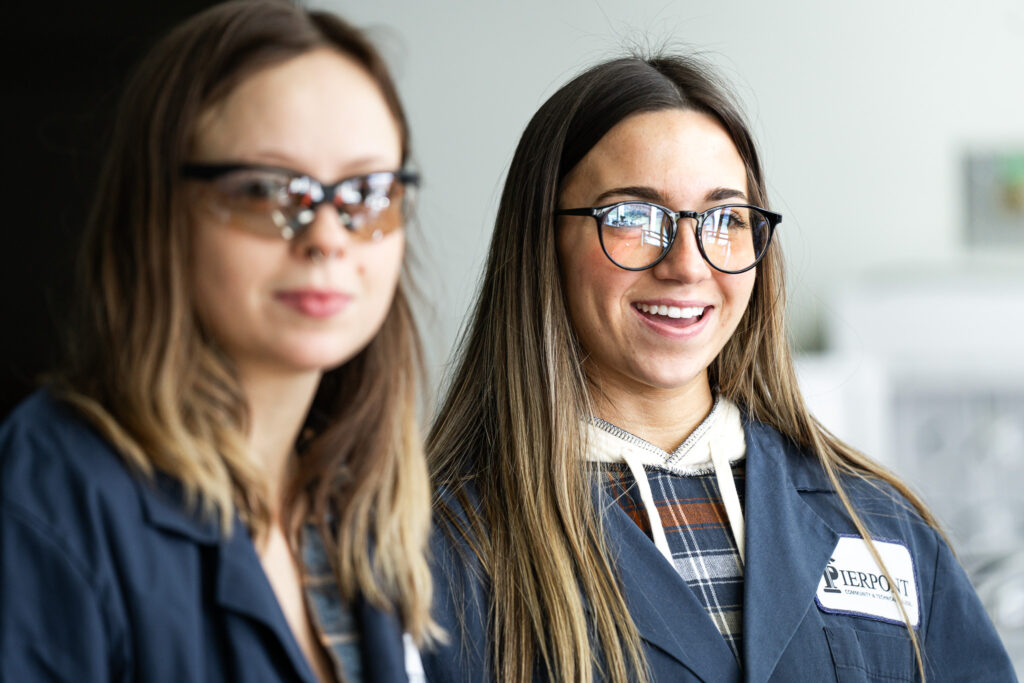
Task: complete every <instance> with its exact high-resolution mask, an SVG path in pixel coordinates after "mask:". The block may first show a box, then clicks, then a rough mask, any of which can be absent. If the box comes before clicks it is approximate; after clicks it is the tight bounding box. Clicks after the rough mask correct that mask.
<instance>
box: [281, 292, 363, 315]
mask: <svg viewBox="0 0 1024 683" xmlns="http://www.w3.org/2000/svg"><path fill="white" fill-rule="evenodd" d="M274 298H275V299H277V300H278V301H280V302H281V303H283V304H285V305H286V306H288V307H290V308H291V309H292V310H294V311H296V312H298V313H301V314H302V315H305V316H308V317H310V318H330V317H331V316H333V315H337V314H338V313H340V312H342V311H343V310H345V308H346V307H347V306H348V304H349V302H350V301H351V300H352V297H351V296H350V295H348V294H345V293H343V292H335V291H328V290H317V289H296V290H288V291H283V292H275V293H274Z"/></svg>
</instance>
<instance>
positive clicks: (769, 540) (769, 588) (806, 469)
mask: <svg viewBox="0 0 1024 683" xmlns="http://www.w3.org/2000/svg"><path fill="white" fill-rule="evenodd" d="M745 428H746V437H747V479H746V481H747V492H746V511H745V514H744V517H745V518H746V544H747V553H746V570H745V572H744V574H745V581H744V589H743V660H744V668H745V670H746V680H747V681H750V682H751V683H762V682H763V681H767V680H768V679H769V678H770V677H771V675H772V671H774V669H775V666H776V664H777V663H778V661H779V658H780V657H781V655H782V653H783V651H784V650H785V649H786V646H787V645H788V644H789V641H790V639H791V638H792V636H793V633H794V632H795V631H796V629H797V627H798V626H799V624H800V622H801V621H802V620H803V618H804V615H805V614H806V613H807V610H808V609H809V608H811V606H812V605H813V604H814V594H815V592H816V591H817V588H818V583H819V581H820V580H821V576H822V573H823V572H824V570H825V566H826V564H827V562H828V558H829V555H830V554H831V552H832V550H833V549H834V548H835V546H836V542H837V540H838V538H839V536H838V534H837V533H836V532H835V531H834V530H833V529H832V528H831V527H829V526H828V524H826V523H825V521H824V520H822V519H821V517H819V516H818V514H817V513H816V512H814V510H812V509H811V507H810V506H809V505H808V504H807V503H806V502H804V501H803V500H802V499H801V497H800V494H799V493H798V486H797V484H795V483H794V478H795V479H797V480H798V481H800V482H807V481H809V480H810V479H819V480H820V476H823V475H820V476H815V474H814V473H813V472H811V470H812V469H816V464H815V463H811V462H808V461H807V460H806V458H807V457H808V456H806V455H803V454H801V453H799V452H797V450H796V448H795V446H792V445H791V444H790V443H789V442H788V441H784V440H783V438H782V437H780V436H779V434H778V433H776V432H775V431H774V430H772V429H771V428H769V427H765V426H762V425H757V424H746V425H745ZM791 472H792V473H793V474H792V476H791ZM821 487H822V488H821V489H820V490H829V489H830V488H831V487H830V486H829V485H828V484H826V483H821ZM799 488H800V489H810V488H811V487H810V486H808V485H807V484H806V483H801V485H800V486H799Z"/></svg>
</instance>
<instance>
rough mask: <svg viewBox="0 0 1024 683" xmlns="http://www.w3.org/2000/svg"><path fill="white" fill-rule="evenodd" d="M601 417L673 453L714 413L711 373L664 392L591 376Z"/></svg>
mask: <svg viewBox="0 0 1024 683" xmlns="http://www.w3.org/2000/svg"><path fill="white" fill-rule="evenodd" d="M589 376H590V384H591V397H592V400H593V404H594V413H595V415H596V416H597V417H599V418H601V419H602V420H605V421H607V422H611V423H612V424H613V425H615V426H616V427H620V428H622V429H625V430H626V431H627V432H630V433H631V434H636V435H637V436H639V437H640V438H641V439H644V440H645V441H648V442H650V443H652V444H654V445H655V446H657V447H658V448H660V449H662V450H664V451H666V452H668V453H671V452H672V451H674V450H675V449H676V448H678V447H679V444H681V443H683V442H684V441H686V437H688V436H689V435H690V434H691V433H692V432H693V430H694V429H696V428H697V426H698V425H699V424H700V423H701V422H703V421H704V418H706V417H707V416H708V414H709V413H710V412H711V406H712V404H713V402H714V399H713V397H712V395H711V386H710V385H709V384H708V378H707V373H706V372H705V373H701V374H700V375H698V376H697V377H695V378H694V379H693V380H692V381H690V382H688V383H687V384H685V385H683V386H680V387H672V388H668V389H665V388H660V387H652V386H650V385H646V384H641V383H638V382H635V381H624V380H622V379H618V378H614V377H609V376H606V375H602V374H601V373H595V372H590V373H589Z"/></svg>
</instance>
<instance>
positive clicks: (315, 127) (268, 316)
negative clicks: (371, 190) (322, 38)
mask: <svg viewBox="0 0 1024 683" xmlns="http://www.w3.org/2000/svg"><path fill="white" fill-rule="evenodd" d="M190 161H193V162H201V163H221V162H232V163H233V162H242V163H256V164H267V165H272V166H278V167H285V168H288V169H292V170H294V171H297V172H299V173H302V174H308V175H309V176H311V177H314V178H317V179H319V180H321V181H323V182H325V183H333V182H335V181H337V180H340V179H342V178H348V177H351V176H357V175H361V174H366V173H370V172H374V171H394V170H397V169H398V168H399V166H400V164H401V161H402V151H401V141H400V136H399V130H398V126H397V124H396V122H395V119H394V117H393V116H392V114H391V111H390V110H389V109H388V106H387V104H386V103H385V101H384V99H383V96H382V95H381V93H380V90H379V89H378V86H377V85H376V83H375V82H374V81H373V80H372V79H371V78H370V76H369V75H368V74H367V73H366V72H365V71H364V70H363V68H362V67H360V66H359V65H357V64H356V63H355V62H353V61H351V60H350V59H348V58H346V57H343V56H341V55H340V54H339V53H337V52H334V51H332V50H327V49H321V50H316V51H313V52H309V53H306V54H304V55H301V56H299V57H295V58H293V59H290V60H288V61H286V62H284V63H282V64H279V65H276V66H272V67H270V68H267V69H264V70H262V71H259V72H257V73H255V74H254V75H252V76H250V77H248V78H247V79H246V80H244V81H243V82H242V83H241V84H240V85H239V86H238V87H237V88H235V90H234V91H233V92H231V94H230V95H229V96H228V97H227V98H226V99H225V100H223V101H222V102H220V103H219V104H217V105H216V106H214V107H213V108H211V109H210V110H209V111H207V112H205V113H204V115H203V116H202V117H201V118H200V121H199V125H198V130H197V135H196V139H195V144H194V148H193V153H192V158H191V159H190ZM196 184H197V185H200V183H196ZM204 206H205V205H204V204H203V203H202V202H200V201H199V200H198V199H197V200H196V201H195V202H194V205H193V207H192V208H193V212H192V213H193V216H194V218H193V223H194V225H193V229H194V231H195V236H194V240H193V244H194V252H193V255H192V256H193V271H192V277H193V287H194V292H195V305H196V309H197V312H198V315H199V317H200V319H201V320H202V322H203V324H204V325H205V327H206V328H207V329H208V330H209V331H210V332H211V333H212V335H213V336H214V338H215V339H216V340H217V342H218V343H219V344H220V345H221V346H222V347H223V348H224V349H225V350H226V352H227V353H228V355H229V356H230V357H231V358H232V360H233V361H234V362H235V363H236V365H237V366H238V367H239V369H240V371H241V372H243V374H244V373H245V372H247V371H249V370H254V369H262V370H264V371H271V372H275V373H280V372H285V373H288V372H308V371H323V370H326V369H330V368H332V367H335V366H337V365H340V364H341V363H344V362H345V361H346V360H348V359H349V358H351V357H352V356H353V355H355V354H356V353H357V352H358V351H359V350H361V349H362V348H363V347H364V346H365V345H366V344H367V343H368V342H369V341H370V339H372V338H373V336H374V335H375V334H376V333H377V331H378V330H379V329H380V326H381V324H382V323H383V320H384V318H385V316H386V314H387V312H388V310H389V308H390V306H391V300H392V297H393V295H394V292H395V286H396V283H397V281H398V274H399V270H400V268H401V262H402V252H403V249H404V245H405V237H404V234H403V231H402V230H401V229H399V230H395V231H394V232H390V233H388V234H387V235H385V236H384V237H383V238H382V239H379V240H377V241H360V240H357V239H355V238H354V237H353V235H352V233H350V232H349V231H348V230H346V229H345V228H344V227H343V226H342V224H341V222H340V221H339V216H338V213H337V211H336V210H335V209H334V208H333V207H331V206H329V205H324V206H320V207H319V208H318V209H317V211H316V214H315V218H314V220H313V222H312V224H310V225H309V226H308V227H307V228H305V230H303V231H301V232H300V233H299V234H298V235H296V236H295V237H294V238H293V239H292V240H291V241H286V240H285V239H284V238H282V237H268V236H264V235H255V234H251V233H249V232H245V231H244V230H242V229H239V228H238V227H234V226H231V225H228V224H227V222H226V221H225V220H224V219H223V218H221V217H219V216H217V215H216V213H215V212H214V211H210V210H207V209H206V208H204Z"/></svg>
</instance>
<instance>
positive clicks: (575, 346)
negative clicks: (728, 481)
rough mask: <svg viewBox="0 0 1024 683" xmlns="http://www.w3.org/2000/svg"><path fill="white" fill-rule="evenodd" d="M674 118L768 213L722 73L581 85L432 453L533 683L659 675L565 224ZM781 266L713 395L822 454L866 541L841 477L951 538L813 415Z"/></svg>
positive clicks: (757, 296) (618, 72) (465, 342)
mask: <svg viewBox="0 0 1024 683" xmlns="http://www.w3.org/2000/svg"><path fill="white" fill-rule="evenodd" d="M665 109H687V110H696V111H700V112H703V113H706V114H708V115H709V116H711V117H713V118H714V119H716V120H717V121H718V122H719V123H720V124H721V125H722V126H723V128H724V129H725V130H726V131H727V133H728V134H729V136H730V138H731V139H732V141H733V143H734V144H735V145H736V148H737V150H738V151H739V154H740V156H741V158H742V159H743V161H744V164H745V165H746V169H747V181H748V186H749V194H750V195H751V201H752V202H754V203H757V204H759V205H762V206H767V196H766V192H765V182H764V178H763V173H762V169H761V164H760V161H759V159H758V154H757V150H756V147H755V144H754V141H753V138H752V137H751V135H750V133H749V132H748V128H747V126H746V124H745V123H744V120H743V117H742V115H741V113H740V108H739V107H738V106H737V105H736V104H735V103H734V101H733V99H732V97H731V96H730V95H729V91H728V89H727V88H726V87H725V86H724V85H723V84H722V83H721V82H720V81H719V80H718V79H717V77H716V76H715V74H714V73H713V71H711V70H710V69H709V68H708V67H707V66H706V65H704V64H702V63H701V62H699V61H697V60H694V59H691V58H684V57H676V56H660V57H654V58H640V57H633V58H625V59H617V60H613V61H609V62H605V63H602V64H599V65H597V66H595V67H593V68H591V69H589V70H588V71H586V72H584V73H583V74H581V75H580V76H578V77H576V78H575V79H573V80H572V81H570V82H569V83H568V84H566V85H565V86H563V87H562V88H561V89H560V90H559V91H558V92H556V93H555V94H554V95H553V96H552V97H551V98H550V99H549V100H548V101H547V102H545V103H544V105H543V106H541V108H540V110H539V111H538V112H537V113H536V114H535V115H534V117H533V119H532V120H531V121H530V123H529V124H528V125H527V127H526V130H525V131H524V133H523V135H522V138H521V139H520V142H519V145H518V147H517V149H516V152H515V156H514V157H513V160H512V164H511V166H510V168H509V172H508V178H507V180H506V183H505V189H504V193H503V194H502V198H501V203H500V205H499V208H498V216H497V220H496V224H495V230H494V236H493V238H492V241H491V246H490V252H489V255H488V259H487V264H486V268H485V271H484V276H483V283H482V286H481V290H480V293H479V295H478V298H477V301H476V304H475V308H474V312H473V314H472V317H471V321H470V323H469V326H468V328H467V331H466V332H465V334H464V336H463V338H462V340H461V344H460V360H459V361H458V364H457V366H456V370H455V372H454V374H453V376H452V378H451V380H450V382H449V386H448V389H447V394H446V397H445V399H444V402H443V404H442V407H441V410H440V412H439V414H438V417H437V419H436V422H435V424H434V427H433V429H432V432H431V434H430V436H429V438H428V441H427V453H428V462H429V464H430V468H431V475H432V477H433V478H434V481H435V485H436V486H437V487H438V491H439V492H440V495H439V496H437V497H436V499H435V507H436V510H437V513H438V518H439V519H438V522H439V524H440V525H441V526H442V528H443V529H444V531H445V532H446V533H448V534H450V535H452V536H453V537H454V538H457V539H463V538H465V539H468V540H469V544H470V548H471V549H472V551H473V552H474V553H475V555H476V557H477V558H478V559H479V561H480V562H481V564H482V566H483V569H484V571H485V572H486V574H487V578H488V579H489V581H490V583H491V586H492V596H493V599H492V606H491V611H490V614H489V621H490V624H489V629H490V638H491V640H490V648H491V666H492V667H494V670H495V671H496V672H498V673H499V674H500V676H501V678H502V679H503V680H509V681H527V680H530V678H531V677H532V673H533V671H534V669H535V666H536V664H537V663H538V660H539V663H540V664H542V665H543V667H544V668H546V669H547V670H548V671H549V672H551V675H552V676H553V677H554V678H555V679H556V680H566V681H569V680H574V681H590V680H592V678H593V676H594V671H597V672H598V674H599V676H600V677H601V678H603V679H606V680H611V681H628V680H636V679H637V678H641V677H644V675H645V672H646V665H645V663H644V657H643V651H642V648H641V644H640V639H639V635H638V633H637V630H636V628H635V626H634V625H633V621H632V619H631V617H630V616H629V612H628V609H627V607H626V604H625V601H624V598H623V595H622V591H621V588H620V586H619V583H618V581H617V578H616V575H615V570H614V563H613V561H612V559H611V556H610V554H609V550H608V546H607V544H606V540H605V538H604V534H603V532H602V527H601V517H600V515H599V514H598V512H597V511H596V510H595V509H594V505H593V502H592V498H591V495H590V485H589V481H590V480H589V479H588V478H587V475H586V472H585V469H584V468H585V465H584V460H585V459H584V448H585V435H584V433H583V427H582V426H583V425H584V423H585V420H586V419H587V418H588V417H589V416H590V415H591V414H592V412H591V409H590V398H589V395H588V385H587V379H586V376H585V374H584V372H583V370H582V368H583V358H584V353H583V351H582V349H581V346H580V343H579V340H578V339H577V337H576V334H575V331H574V329H573V327H572V324H571V321H570V317H569V314H568V309H567V306H566V302H565V295H564V292H563V291H562V284H561V283H562V279H561V277H560V276H559V264H558V259H557V255H556V250H555V243H556V240H555V219H554V211H555V209H556V208H557V202H558V197H559V194H560V192H561V189H562V185H563V182H564V180H565V178H566V176H567V175H568V173H569V172H570V171H571V170H572V169H573V168H574V167H575V166H576V165H577V164H578V163H579V162H580V160H581V159H583V157H584V156H585V155H586V154H587V152H589V151H590V149H591V148H592V147H593V146H594V145H595V144H597V142H598V141H599V140H600V139H601V138H602V137H603V136H604V135H605V134H606V133H607V132H608V131H609V130H610V129H611V128H612V127H613V126H615V125H616V124H617V123H619V122H620V121H622V120H623V119H625V118H626V117H628V116H630V115H632V114H637V113H640V112H649V111H658V110H665ZM782 267H783V259H782V254H781V252H780V251H779V247H778V245H777V244H776V245H775V246H773V247H772V248H771V249H769V251H768V254H767V256H766V257H765V258H764V260H763V261H762V262H761V264H760V265H759V266H758V272H757V279H756V284H755V287H754V291H753V294H752V296H751V300H750V303H749V306H748V308H747V310H746V312H745V314H744V316H743V319H742V321H741V322H740V324H739V327H738V329H737V330H736V332H735V334H734V335H733V336H732V338H731V339H730V340H729V342H728V343H727V344H726V346H725V347H724V349H723V350H722V352H721V353H720V354H719V356H718V357H717V358H716V359H715V360H714V362H713V363H712V365H711V367H710V368H709V381H710V383H711V386H712V388H713V389H714V390H715V391H717V392H718V393H720V394H721V395H723V396H726V397H728V398H729V399H731V400H733V401H734V402H736V403H737V404H739V405H740V406H741V407H742V408H743V410H745V411H746V413H747V414H748V415H749V416H750V417H751V418H753V419H755V420H759V421H762V422H764V423H767V424H769V425H771V426H773V427H775V428H776V429H778V430H779V431H780V432H782V433H783V434H785V435H787V436H789V437H790V438H792V439H793V440H794V441H795V442H796V443H798V444H800V445H801V446H803V447H804V448H805V449H806V451H807V452H808V453H813V454H815V455H816V456H817V458H818V459H819V460H820V462H821V463H822V466H823V467H824V469H825V471H826V472H827V473H828V476H829V477H830V479H831V480H832V481H833V483H834V484H835V486H836V490H837V491H838V493H839V496H840V499H841V500H842V502H843V504H844V506H845V507H846V509H847V511H848V512H849V514H850V516H851V518H852V519H853V520H854V523H855V524H856V527H857V529H858V530H859V531H860V533H861V534H862V535H863V536H864V537H865V538H868V539H869V538H870V537H869V535H868V532H867V529H866V528H865V527H864V525H863V523H862V522H861V520H860V518H859V516H858V515H857V512H856V510H854V509H853V506H852V505H851V503H850V499H849V497H848V496H847V494H846V492H845V489H844V487H843V483H842V480H841V477H840V475H841V474H843V475H852V476H855V477H862V478H868V479H870V480H874V481H881V482H887V483H888V484H890V485H891V486H893V487H894V488H895V489H896V490H897V491H898V492H899V493H900V494H902V495H904V496H906V497H907V498H908V499H909V500H910V501H911V502H912V503H913V505H914V507H915V508H917V510H918V512H920V514H921V515H922V516H923V517H924V519H926V520H927V521H928V522H929V523H931V524H933V525H934V519H933V518H932V516H931V515H930V514H929V513H928V511H927V509H925V507H924V505H923V504H922V503H921V501H920V500H919V499H918V498H917V497H916V496H914V494H913V493H912V492H911V491H909V490H908V489H907V488H906V486H904V485H903V484H902V483H901V482H899V481H898V480H897V479H896V478H895V477H893V475H891V474H890V473H888V472H886V471H885V470H883V469H882V468H880V467H879V466H878V465H876V464H875V463H873V462H871V461H870V460H869V459H867V458H865V457H864V456H862V455H861V454H859V453H857V452H856V451H855V450H853V449H851V448H850V447H848V446H846V445H845V444H843V443H842V442H840V441H839V440H838V439H836V438H835V437H833V436H832V435H831V434H830V433H829V432H828V431H827V430H826V429H825V428H824V427H822V426H821V425H820V424H819V423H818V422H817V420H815V418H814V417H813V416H812V415H811V414H810V413H809V412H808V410H807V407H806V406H805V404H804V401H803V398H802V397H801V394H800V391H799V389H798V387H797V382H796V378H795V374H794V371H793V363H792V359H791V356H790V350H789V345H788V343H787V338H786V331H785V324H784V310H785V296H784V278H783V270H782ZM452 501H454V504H457V505H458V506H459V507H461V508H462V514H464V515H465V518H466V519H467V520H468V525H466V523H460V521H459V512H458V511H456V510H454V509H453V502H452ZM876 561H879V563H880V564H881V562H880V558H878V557H877V553H876ZM584 603H585V604H586V605H587V610H588V612H589V616H587V613H585V611H584ZM897 604H900V603H899V601H897ZM904 616H905V615H904ZM908 630H909V631H910V637H911V638H912V639H913V643H914V648H915V651H916V652H917V657H918V664H919V667H920V666H921V656H920V650H919V647H918V643H917V640H916V637H915V636H914V633H913V630H912V629H909V628H908ZM594 653H597V654H594ZM922 671H923V669H922Z"/></svg>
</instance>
